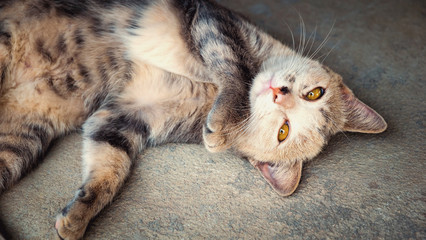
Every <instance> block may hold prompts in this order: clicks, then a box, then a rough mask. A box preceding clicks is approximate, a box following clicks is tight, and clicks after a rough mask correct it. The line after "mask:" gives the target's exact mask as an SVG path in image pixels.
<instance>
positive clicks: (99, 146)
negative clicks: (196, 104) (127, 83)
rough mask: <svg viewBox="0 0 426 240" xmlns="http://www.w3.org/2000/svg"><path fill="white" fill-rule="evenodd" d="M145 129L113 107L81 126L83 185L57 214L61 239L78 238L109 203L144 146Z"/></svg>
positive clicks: (132, 118) (139, 121)
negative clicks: (82, 138) (82, 137)
mask: <svg viewBox="0 0 426 240" xmlns="http://www.w3.org/2000/svg"><path fill="white" fill-rule="evenodd" d="M149 134H150V130H149V126H148V125H147V124H146V123H145V122H144V121H143V120H142V119H140V118H138V117H135V116H132V115H131V113H126V112H123V111H121V110H120V109H114V107H110V108H109V107H106V108H104V109H100V110H98V111H97V112H96V113H95V114H94V115H93V116H92V117H90V118H89V119H88V121H87V122H86V123H85V125H84V135H85V140H84V148H83V168H84V170H83V171H84V172H83V184H82V186H81V187H80V188H79V189H78V190H77V192H76V193H75V197H74V199H72V200H71V201H70V202H69V203H68V205H67V206H66V207H65V208H64V209H63V210H62V213H61V214H59V215H58V217H57V221H56V224H55V228H56V230H57V232H58V235H59V236H60V237H61V238H64V239H79V238H81V237H82V236H83V234H84V232H85V229H86V227H87V225H88V223H89V221H90V220H91V219H92V218H93V217H94V216H95V215H96V214H98V213H99V211H100V210H101V209H103V208H104V207H105V205H107V204H108V203H110V202H111V201H112V199H113V197H114V196H115V195H116V193H117V192H118V190H119V189H120V187H121V186H122V185H123V183H124V181H125V179H126V177H127V176H128V174H129V171H130V168H131V165H132V160H133V159H134V158H135V156H136V155H137V153H139V152H140V151H141V150H142V149H143V147H144V146H145V145H146V143H147V139H148V137H149Z"/></svg>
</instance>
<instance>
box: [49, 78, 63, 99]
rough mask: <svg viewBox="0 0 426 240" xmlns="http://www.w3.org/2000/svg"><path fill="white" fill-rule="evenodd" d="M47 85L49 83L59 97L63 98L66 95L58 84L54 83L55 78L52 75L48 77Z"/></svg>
mask: <svg viewBox="0 0 426 240" xmlns="http://www.w3.org/2000/svg"><path fill="white" fill-rule="evenodd" d="M47 85H49V87H50V89H52V91H53V92H54V93H55V94H56V95H58V96H59V97H61V98H65V96H64V95H63V94H62V93H61V92H60V91H59V89H58V88H56V86H55V84H54V83H53V78H52V77H49V78H48V79H47Z"/></svg>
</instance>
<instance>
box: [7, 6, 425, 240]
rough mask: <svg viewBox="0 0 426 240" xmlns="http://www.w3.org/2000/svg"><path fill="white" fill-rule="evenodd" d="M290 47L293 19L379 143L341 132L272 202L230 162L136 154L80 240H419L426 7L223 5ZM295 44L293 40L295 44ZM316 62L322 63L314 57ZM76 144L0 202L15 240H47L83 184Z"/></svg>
mask: <svg viewBox="0 0 426 240" xmlns="http://www.w3.org/2000/svg"><path fill="white" fill-rule="evenodd" d="M220 2H221V3H223V4H225V5H227V6H229V7H230V8H232V9H235V10H238V11H240V12H242V13H244V14H245V15H247V16H248V17H249V18H251V19H252V20H253V21H254V22H255V23H256V24H258V25H259V26H261V27H262V28H264V29H266V30H267V31H268V32H269V33H271V34H272V35H274V36H276V37H277V38H278V39H280V40H282V41H284V42H287V43H289V44H290V45H291V42H292V41H291V34H290V31H289V29H288V27H287V25H288V26H290V28H291V29H292V30H293V32H294V34H295V36H296V38H298V37H299V36H300V30H298V29H299V22H300V21H299V15H300V16H301V17H302V18H303V20H304V23H305V25H306V31H307V34H308V35H310V34H311V33H312V32H313V31H314V30H315V26H317V31H316V35H315V38H314V39H315V46H318V45H319V44H320V43H321V41H322V40H323V39H324V38H325V37H326V35H327V33H328V32H329V31H330V29H331V28H332V27H333V29H332V31H331V34H330V37H329V40H328V41H327V42H326V44H325V46H324V47H323V48H322V50H321V51H320V54H318V57H320V56H321V55H327V54H328V53H329V51H330V50H331V49H333V50H332V51H331V53H330V54H329V55H328V57H327V58H326V59H325V60H324V63H325V64H326V65H328V66H330V67H331V68H332V69H333V70H335V71H336V72H338V73H340V74H341V75H342V76H343V77H344V80H345V82H346V84H347V85H348V86H350V87H351V88H352V89H353V90H354V92H355V94H356V95H357V96H358V97H359V98H360V99H362V100H363V101H364V102H366V103H367V104H369V105H370V106H372V107H373V108H374V109H376V110H377V111H378V112H379V113H380V114H382V116H383V117H384V118H385V119H386V120H387V122H388V124H389V128H388V130H387V131H386V132H385V133H383V134H379V135H365V134H349V133H347V134H339V135H337V136H336V137H334V138H333V139H332V140H331V142H330V144H329V146H328V147H326V148H325V149H324V151H323V152H322V153H321V154H320V155H319V156H318V157H317V158H316V159H315V161H313V162H311V163H309V164H307V165H306V166H305V167H304V170H303V176H302V181H301V184H300V186H299V188H298V190H297V191H296V193H295V194H294V195H292V196H290V197H287V198H282V197H280V196H278V195H277V194H276V193H275V192H274V191H273V190H272V189H271V188H270V187H269V185H268V184H267V183H266V182H265V181H264V180H263V179H262V177H261V176H260V175H259V174H258V173H257V171H256V170H255V169H253V168H252V167H251V165H250V164H249V163H247V162H245V161H244V160H242V159H240V158H238V157H236V156H234V155H232V153H221V154H210V153H208V152H207V151H206V150H204V148H203V147H202V146H198V145H179V144H170V145H166V146H162V147H158V148H153V149H150V150H148V151H147V152H146V153H145V154H143V155H141V157H140V158H141V161H139V162H138V164H137V165H136V166H135V168H134V171H133V174H132V176H131V177H130V179H129V181H128V182H127V184H126V185H125V187H124V189H123V191H122V193H121V194H120V195H119V196H118V197H117V199H116V200H115V201H114V202H113V203H112V204H111V205H110V206H109V207H107V208H106V209H105V210H104V211H102V212H101V214H100V215H99V216H98V217H97V218H96V219H94V220H93V221H92V223H91V224H90V226H89V228H88V230H87V234H86V239H145V238H148V239H151V238H161V239H183V238H186V239H200V238H208V239H426V174H425V169H426V150H425V140H424V139H425V137H426V134H425V126H426V101H425V100H426V99H425V94H424V90H425V89H426V79H425V76H426V67H425V66H426V57H425V56H426V49H425V45H426V29H425V26H426V2H425V1H414V0H413V1H402V0H401V1H397V0H392V1H391V0H379V1H378V0H372V1H371V0H369V1H367V0H362V1H359V0H348V1H338V0H324V1H316V0H310V1H309V0H306V1H302V0H300V1H298V0H280V1H278V0H276V1H272V0H264V1H256V0H238V1H237V0H235V1H224V0H222V1H220ZM296 42H298V41H296ZM321 59H322V58H321ZM81 142H82V138H81V135H80V134H78V133H76V134H72V135H70V136H68V137H66V138H64V139H61V140H58V141H57V142H56V143H55V144H54V145H53V147H52V148H51V151H50V153H49V154H48V155H47V157H46V159H45V160H44V161H43V163H42V164H41V165H40V166H39V167H38V168H37V169H36V170H35V171H33V172H32V173H30V174H29V175H28V176H27V177H25V178H24V179H23V180H22V181H21V182H20V183H19V184H17V185H16V186H14V187H13V188H12V189H10V190H8V191H7V192H5V193H4V194H3V195H2V196H0V221H1V222H2V224H1V225H2V226H1V225H0V228H3V229H4V231H6V232H7V235H8V238H10V239H52V238H54V237H55V234H54V230H53V225H54V221H55V219H54V218H55V215H56V214H57V213H58V212H59V211H60V210H61V208H62V207H63V206H65V204H66V203H67V201H68V200H69V199H71V198H72V196H73V194H74V191H75V190H76V189H77V188H78V186H79V184H80V179H81V175H80V157H79V156H80V152H81Z"/></svg>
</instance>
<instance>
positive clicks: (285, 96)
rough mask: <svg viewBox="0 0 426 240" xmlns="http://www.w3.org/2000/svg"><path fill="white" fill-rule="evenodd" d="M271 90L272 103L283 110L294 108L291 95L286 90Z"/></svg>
mask: <svg viewBox="0 0 426 240" xmlns="http://www.w3.org/2000/svg"><path fill="white" fill-rule="evenodd" d="M271 89H272V96H273V100H274V103H276V104H279V105H281V106H283V107H285V108H292V107H294V98H293V95H292V94H291V93H290V92H289V91H288V89H287V88H285V89H284V91H283V89H282V88H273V87H271Z"/></svg>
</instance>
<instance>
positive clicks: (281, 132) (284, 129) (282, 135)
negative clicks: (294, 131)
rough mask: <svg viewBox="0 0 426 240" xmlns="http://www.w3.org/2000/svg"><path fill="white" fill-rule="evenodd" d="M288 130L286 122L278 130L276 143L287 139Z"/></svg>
mask: <svg viewBox="0 0 426 240" xmlns="http://www.w3.org/2000/svg"><path fill="white" fill-rule="evenodd" d="M289 130H290V127H289V125H288V122H285V123H284V124H283V125H282V126H281V128H280V130H279V131H278V141H279V142H282V141H284V140H285V139H286V138H287V136H288V132H289Z"/></svg>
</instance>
